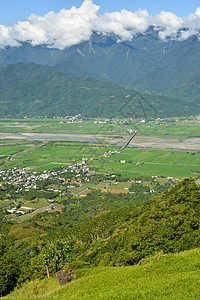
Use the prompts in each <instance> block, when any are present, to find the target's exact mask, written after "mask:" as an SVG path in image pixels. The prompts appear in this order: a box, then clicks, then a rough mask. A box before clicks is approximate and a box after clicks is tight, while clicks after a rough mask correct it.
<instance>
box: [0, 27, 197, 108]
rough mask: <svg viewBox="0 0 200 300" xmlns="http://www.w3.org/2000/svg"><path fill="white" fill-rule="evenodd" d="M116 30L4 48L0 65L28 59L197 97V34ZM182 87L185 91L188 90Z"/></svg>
mask: <svg viewBox="0 0 200 300" xmlns="http://www.w3.org/2000/svg"><path fill="white" fill-rule="evenodd" d="M118 40H119V39H118V37H117V36H115V35H110V36H105V35H102V34H97V33H95V32H94V33H93V35H92V37H91V39H90V41H86V42H82V43H80V44H78V45H74V46H72V47H69V48H66V49H64V50H63V51H60V50H58V49H51V48H47V47H45V46H44V45H42V46H37V47H32V46H31V45H30V44H28V43H24V44H23V45H22V46H21V47H8V48H6V49H3V50H1V52H0V65H1V66H4V65H10V64H16V63H19V62H29V63H30V62H32V63H37V64H42V65H49V66H51V67H56V68H58V69H60V70H63V71H65V72H69V73H72V74H76V75H84V76H90V77H94V78H98V79H104V80H108V81H111V82H114V83H116V84H120V85H123V86H126V87H128V88H131V89H133V88H136V89H138V90H139V91H141V92H144V91H149V92H152V93H154V94H157V93H160V94H165V95H167V96H168V97H169V96H170V97H177V98H178V99H188V100H189V103H195V102H199V98H197V97H196V96H198V94H196V92H195V94H196V95H194V96H195V98H194V99H193V91H194V90H196V91H198V89H199V83H198V81H195V78H196V77H198V76H199V69H200V57H199V53H200V51H199V49H200V42H199V40H198V37H197V36H191V37H190V38H188V39H186V40H185V41H178V40H168V41H165V42H163V41H161V40H160V38H159V37H158V32H156V31H154V30H152V29H151V28H150V29H149V30H148V31H147V32H146V33H145V35H142V34H141V35H140V34H138V35H136V36H135V37H134V38H133V39H132V41H127V42H121V43H119V42H118ZM184 90H187V91H186V93H185V92H184Z"/></svg>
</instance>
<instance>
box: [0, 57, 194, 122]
mask: <svg viewBox="0 0 200 300" xmlns="http://www.w3.org/2000/svg"><path fill="white" fill-rule="evenodd" d="M197 109H198V106H197V105H192V106H191V105H188V103H187V102H186V101H185V100H182V99H181V100H179V99H173V98H167V97H163V96H154V95H151V94H149V93H138V92H136V91H134V90H128V89H126V88H124V87H122V86H119V85H116V84H113V83H110V82H107V81H102V80H97V79H93V78H89V77H83V76H82V77H80V76H76V75H71V74H68V73H66V72H64V71H59V70H56V69H53V68H50V67H47V66H41V65H36V64H27V63H19V64H16V65H9V66H5V67H1V68H0V116H1V117H5V116H11V117H16V116H18V117H20V116H21V117H24V116H28V117H34V116H43V117H45V116H48V117H53V116H62V117H64V116H66V115H68V116H69V115H77V114H81V116H83V117H108V118H112V117H120V118H124V117H129V118H152V117H153V118H157V117H169V116H183V115H184V116H186V115H195V114H196V112H197Z"/></svg>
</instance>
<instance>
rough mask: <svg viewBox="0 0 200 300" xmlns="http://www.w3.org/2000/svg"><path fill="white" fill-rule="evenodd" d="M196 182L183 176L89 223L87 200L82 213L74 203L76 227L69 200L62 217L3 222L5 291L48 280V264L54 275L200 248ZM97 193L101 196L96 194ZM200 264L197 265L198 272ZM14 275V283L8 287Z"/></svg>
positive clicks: (48, 215) (199, 190)
mask: <svg viewBox="0 0 200 300" xmlns="http://www.w3.org/2000/svg"><path fill="white" fill-rule="evenodd" d="M197 183H198V181H197ZM197 183H196V181H195V179H191V178H189V179H185V180H183V181H182V182H178V183H177V184H176V185H175V186H174V187H171V188H170V189H169V190H168V191H167V192H164V193H162V194H161V195H158V196H155V197H154V198H152V199H149V200H147V201H146V202H144V203H142V204H139V205H132V206H131V205H130V206H127V207H122V208H119V209H117V210H113V211H110V212H105V213H103V212H102V214H101V215H99V216H96V217H93V218H92V219H91V220H90V221H88V222H85V221H84V220H81V216H83V217H84V214H85V213H87V212H86V211H85V212H83V211H82V210H83V209H82V207H83V204H82V206H80V212H79V215H78V212H77V211H73V208H72V207H71V209H70V212H71V216H72V218H73V216H74V217H75V219H74V220H76V221H78V223H79V224H78V225H77V224H76V223H77V222H74V221H73V222H71V223H70V214H68V218H66V217H67V215H66V217H65V211H66V209H67V207H68V204H69V203H68V202H67V201H66V203H65V202H63V204H64V205H66V207H65V208H64V209H63V214H61V215H60V213H58V212H52V213H51V212H49V213H47V212H46V213H42V214H38V215H37V216H36V217H35V218H33V220H30V221H29V222H26V221H24V222H22V223H21V225H20V224H17V223H16V224H13V223H12V222H10V221H6V220H3V222H2V223H1V234H2V239H1V248H0V250H1V259H0V264H1V267H2V270H4V273H5V274H7V275H6V276H7V277H8V284H7V285H6V283H4V285H2V286H0V287H1V293H2V295H5V294H6V293H8V291H10V290H12V288H13V287H14V286H15V285H18V286H19V285H21V284H22V283H23V282H24V281H27V280H33V279H35V278H44V277H45V276H46V275H45V274H46V268H48V270H49V272H50V275H53V274H54V272H55V271H57V270H59V269H62V268H63V267H64V265H65V267H67V266H68V267H70V268H73V269H74V268H75V269H77V268H80V267H81V266H85V265H87V266H98V267H100V266H108V267H113V266H115V267H119V266H121V267H124V266H130V265H134V264H137V263H138V262H139V260H140V259H142V258H148V257H150V256H154V255H155V254H156V253H164V254H168V253H175V252H180V251H185V250H189V249H194V248H198V247H199V246H200V238H199V236H200V232H199V231H200V227H199V223H200V203H199V200H200V188H199V185H198V184H197ZM96 197H97V199H99V200H100V198H98V197H99V196H98V194H96ZM104 197H105V195H104ZM107 198H108V199H109V198H110V200H109V201H110V203H112V202H113V204H114V202H115V201H118V199H119V197H110V196H109V194H108V196H107ZM124 199H126V197H125V196H124ZM91 201H92V200H91ZM99 203H100V202H99ZM113 204H112V205H113ZM77 209H78V207H77ZM81 222H83V223H82V224H81ZM70 227H71V228H70ZM30 229H31V237H30ZM30 238H31V240H30ZM5 241H7V244H6V246H5ZM30 262H31V263H30ZM66 262H68V265H67V266H66ZM178 264H179V263H178ZM5 266H6V267H5ZM170 268H171V267H170V265H169V269H170ZM198 268H199V267H198V266H197V264H196V269H195V270H197V269H198ZM95 270H96V269H95ZM108 270H109V269H106V272H108ZM179 270H180V269H179ZM113 272H115V271H113ZM2 276H5V275H2ZM12 276H15V283H14V282H12V285H13V286H12V285H11V287H10V286H9V284H10V283H9V282H10V281H9V280H10V278H12ZM106 276H107V275H106ZM111 278H112V277H111ZM187 278H188V277H187ZM171 280H172V279H171ZM177 280H178V279H177ZM87 282H88V281H87ZM108 282H109V281H108ZM159 284H161V282H160V283H159ZM102 285H103V284H102ZM88 288H89V287H88ZM102 288H103V287H102ZM105 288H106V285H105ZM78 293H79V292H78ZM151 293H152V292H151Z"/></svg>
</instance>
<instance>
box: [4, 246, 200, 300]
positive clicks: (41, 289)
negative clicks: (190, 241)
mask: <svg viewBox="0 0 200 300" xmlns="http://www.w3.org/2000/svg"><path fill="white" fill-rule="evenodd" d="M76 274H77V279H75V280H74V281H72V282H70V283H69V284H68V285H66V286H64V287H62V288H59V287H58V284H57V283H56V279H55V278H50V279H49V280H47V279H45V280H41V281H34V282H30V283H28V284H26V285H25V286H23V287H22V288H21V289H19V290H16V291H14V292H13V293H12V294H11V295H10V296H8V297H7V299H26V298H28V297H29V299H32V298H33V297H36V299H39V298H40V297H42V299H46V300H47V299H77V300H78V299H94V300H95V299H145V300H146V299H147V300H148V299H149V300H150V299H158V300H159V299H160V300H163V299H166V300H169V299H174V300H178V299H181V300H183V299H185V300H186V299H187V300H188V299H199V298H200V249H195V250H190V251H185V252H182V253H179V254H168V255H166V256H163V257H160V259H158V260H155V258H154V257H151V258H150V259H148V260H147V261H146V262H145V263H144V264H142V265H141V266H138V265H136V266H129V267H115V268H113V267H97V268H90V269H81V270H76ZM30 297H32V298H30ZM34 299H35V298H34Z"/></svg>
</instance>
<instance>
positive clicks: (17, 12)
mask: <svg viewBox="0 0 200 300" xmlns="http://www.w3.org/2000/svg"><path fill="white" fill-rule="evenodd" d="M82 2H83V1H81V0H34V1H32V0H31V1H29V0H1V1H0V24H3V25H10V24H11V23H16V22H17V21H19V20H24V19H26V18H27V17H28V16H29V15H30V14H31V13H36V14H38V15H44V14H45V13H47V12H48V11H51V10H53V11H55V12H58V11H59V10H60V9H62V8H67V9H69V8H71V6H73V5H74V6H77V7H80V6H81V4H82ZM93 3H94V4H97V5H99V6H100V7H101V9H100V10H99V13H104V12H113V11H120V10H121V9H123V8H124V9H127V10H130V11H133V12H134V11H136V10H138V9H139V8H142V9H147V11H148V13H149V14H150V15H156V14H157V13H159V12H160V11H162V10H164V11H171V12H173V13H175V14H176V15H177V16H179V17H184V16H188V15H189V14H190V13H194V12H195V10H196V8H197V7H198V6H200V1H197V0H123V1H121V0H93Z"/></svg>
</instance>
